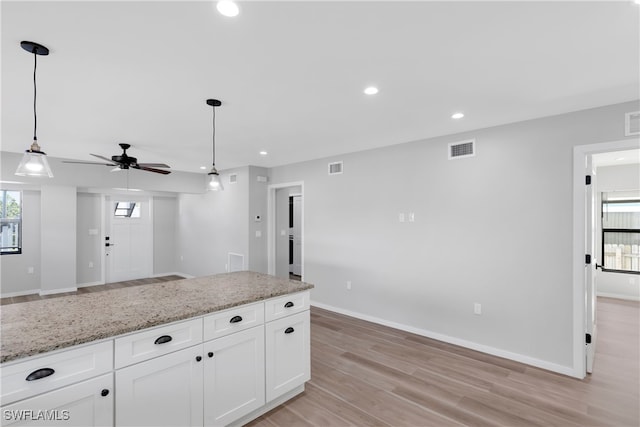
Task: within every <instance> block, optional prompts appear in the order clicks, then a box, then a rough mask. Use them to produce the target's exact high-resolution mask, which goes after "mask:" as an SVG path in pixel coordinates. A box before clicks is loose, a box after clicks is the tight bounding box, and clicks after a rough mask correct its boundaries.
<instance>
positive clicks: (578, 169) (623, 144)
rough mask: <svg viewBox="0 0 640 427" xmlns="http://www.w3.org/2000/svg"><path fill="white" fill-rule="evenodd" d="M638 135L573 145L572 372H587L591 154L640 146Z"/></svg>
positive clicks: (578, 375) (582, 375)
mask: <svg viewBox="0 0 640 427" xmlns="http://www.w3.org/2000/svg"><path fill="white" fill-rule="evenodd" d="M639 145H640V140H638V139H626V140H621V141H612V142H602V143H597V144H588V145H576V146H575V147H573V259H572V273H573V274H572V276H573V370H574V373H573V374H572V376H574V377H576V378H584V377H585V376H586V373H587V371H586V369H587V366H586V353H585V352H586V346H585V344H584V336H585V323H586V312H585V310H586V308H585V296H586V289H585V287H584V281H585V279H584V274H585V273H584V265H585V264H584V256H585V254H586V243H585V230H586V224H585V220H586V210H585V209H586V206H585V203H584V177H585V170H586V165H587V157H588V156H592V155H593V154H598V153H607V152H611V151H622V150H632V149H637V148H638V146H639Z"/></svg>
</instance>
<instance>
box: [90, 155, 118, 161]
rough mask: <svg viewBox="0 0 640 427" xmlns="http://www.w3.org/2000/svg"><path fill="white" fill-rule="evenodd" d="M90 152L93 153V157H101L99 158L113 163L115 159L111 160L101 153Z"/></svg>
mask: <svg viewBox="0 0 640 427" xmlns="http://www.w3.org/2000/svg"><path fill="white" fill-rule="evenodd" d="M89 154H91V155H92V156H93V157H97V158H99V159H102V160H106V161H107V162H111V163H113V160H111V159H109V158H107V157H104V156H100V155H98V154H93V153H89Z"/></svg>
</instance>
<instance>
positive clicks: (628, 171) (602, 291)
mask: <svg viewBox="0 0 640 427" xmlns="http://www.w3.org/2000/svg"><path fill="white" fill-rule="evenodd" d="M596 176H597V179H596V186H597V193H598V205H599V204H600V193H602V192H612V191H628V190H638V189H640V165H638V164H635V165H619V166H606V167H599V168H598V169H597V170H596ZM596 223H597V225H598V226H597V230H596V248H597V252H598V264H600V263H602V255H601V252H602V223H601V222H600V221H596ZM596 286H597V292H598V295H599V296H606V297H612V298H621V299H628V300H634V301H640V277H639V276H638V275H635V274H628V273H627V274H625V273H614V272H610V271H602V270H596Z"/></svg>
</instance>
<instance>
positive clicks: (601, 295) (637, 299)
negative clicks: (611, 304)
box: [596, 292, 640, 301]
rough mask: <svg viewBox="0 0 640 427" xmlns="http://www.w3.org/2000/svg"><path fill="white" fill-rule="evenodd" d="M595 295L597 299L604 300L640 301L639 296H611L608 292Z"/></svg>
mask: <svg viewBox="0 0 640 427" xmlns="http://www.w3.org/2000/svg"><path fill="white" fill-rule="evenodd" d="M596 295H597V296H599V297H605V298H616V299H623V300H627V301H640V296H634V295H625V294H611V293H608V292H598V293H596Z"/></svg>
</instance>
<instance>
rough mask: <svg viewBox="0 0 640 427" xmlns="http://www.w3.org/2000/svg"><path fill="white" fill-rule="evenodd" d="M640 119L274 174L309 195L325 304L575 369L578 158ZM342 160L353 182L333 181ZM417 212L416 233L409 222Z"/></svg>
mask: <svg viewBox="0 0 640 427" xmlns="http://www.w3.org/2000/svg"><path fill="white" fill-rule="evenodd" d="M636 110H638V102H631V103H625V104H618V105H614V106H609V107H602V108H596V109H592V110H585V111H580V112H575V113H570V114H565V115H561V116H553V117H548V118H542V119H537V120H531V121H526V122H521V123H515V124H511V125H505V126H499V127H494V128H488V129H482V130H477V131H474V132H466V133H462V134H458V135H450V136H446V137H439V138H433V139H429V140H424V141H418V142H414V143H408V144H401V145H396V146H392V147H386V148H381V149H376V150H370V151H365V152H360V153H353V154H347V155H343V156H336V157H332V158H327V159H322V160H315V161H310V162H304V163H299V164H294V165H287V166H282V167H277V168H274V169H273V170H272V171H271V172H272V175H271V178H272V183H273V184H277V183H284V182H294V181H304V183H305V230H304V233H305V280H306V281H308V282H310V283H313V284H315V285H316V287H315V289H314V290H313V292H312V299H313V301H314V302H315V303H316V304H321V305H325V306H329V307H333V308H336V309H339V310H342V311H345V312H350V313H356V314H359V315H361V316H367V317H369V318H373V319H378V320H381V321H384V322H387V323H392V324H396V325H404V326H406V327H408V328H411V329H413V330H417V331H422V332H423V333H425V334H428V335H431V336H436V337H438V338H440V339H445V340H448V341H452V342H457V343H459V344H463V345H467V346H473V347H475V348H479V349H482V350H483V351H489V352H493V353H496V354H501V355H505V356H507V357H511V358H515V359H519V360H524V361H527V363H532V364H536V365H538V366H543V367H546V368H548V369H553V370H558V371H569V370H570V368H571V366H572V364H573V333H572V328H573V317H572V316H573V314H572V309H573V299H572V291H573V288H572V242H573V240H572V238H573V236H572V221H573V219H572V208H573V207H572V195H573V183H572V164H573V146H574V145H581V144H590V143H598V142H605V141H614V140H620V139H623V138H624V114H625V113H626V112H629V111H636ZM468 138H476V140H477V155H476V156H475V157H472V158H464V159H458V160H451V161H450V160H447V144H448V143H449V142H456V141H462V140H465V139H468ZM339 160H343V161H344V174H342V175H335V176H328V175H327V163H328V162H331V161H339ZM409 212H414V213H415V222H414V223H410V222H405V223H400V222H398V214H399V213H405V214H407V213H409ZM347 281H351V282H352V290H351V291H348V290H347V289H346V282H347ZM474 303H481V304H482V315H480V316H478V315H474V314H473V308H474Z"/></svg>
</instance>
